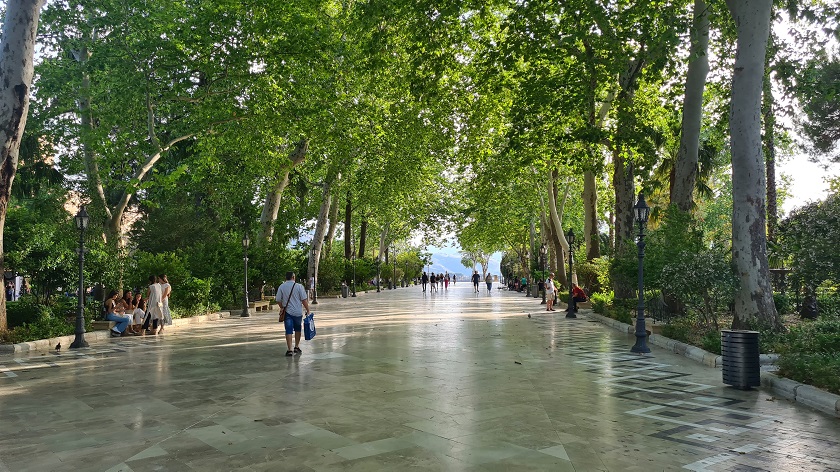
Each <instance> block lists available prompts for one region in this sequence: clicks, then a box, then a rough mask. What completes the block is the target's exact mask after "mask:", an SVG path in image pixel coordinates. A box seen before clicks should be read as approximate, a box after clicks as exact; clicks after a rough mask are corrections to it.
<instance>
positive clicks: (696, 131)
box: [671, 0, 709, 211]
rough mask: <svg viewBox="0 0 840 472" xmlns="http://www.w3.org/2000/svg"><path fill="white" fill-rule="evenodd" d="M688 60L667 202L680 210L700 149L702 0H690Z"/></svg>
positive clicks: (705, 47)
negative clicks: (676, 146) (691, 19)
mask: <svg viewBox="0 0 840 472" xmlns="http://www.w3.org/2000/svg"><path fill="white" fill-rule="evenodd" d="M689 51H690V52H689V54H690V61H689V63H688V73H687V74H686V78H685V96H684V97H683V115H682V132H681V134H680V149H679V153H678V154H677V161H676V164H675V166H674V174H675V175H674V186H673V188H672V189H671V203H672V204H675V205H677V208H679V209H680V210H682V211H689V210H691V209H692V207H693V206H694V185H695V181H696V180H697V161H698V158H697V156H698V153H699V151H700V125H701V123H702V119H703V91H704V90H705V88H706V76H707V75H708V74H709V55H708V52H709V15H708V7H707V6H706V2H705V1H704V0H694V25H693V27H692V29H691V47H690V49H689Z"/></svg>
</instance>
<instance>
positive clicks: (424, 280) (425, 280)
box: [420, 271, 429, 292]
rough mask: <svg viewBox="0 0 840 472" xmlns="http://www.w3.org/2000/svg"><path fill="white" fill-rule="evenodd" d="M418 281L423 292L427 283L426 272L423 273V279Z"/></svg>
mask: <svg viewBox="0 0 840 472" xmlns="http://www.w3.org/2000/svg"><path fill="white" fill-rule="evenodd" d="M420 281H421V282H422V283H423V291H424V292H425V291H426V284H427V283H429V276H428V275H427V274H426V272H425V271H424V272H423V277H421V278H420Z"/></svg>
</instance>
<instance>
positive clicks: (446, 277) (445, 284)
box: [443, 272, 449, 290]
mask: <svg viewBox="0 0 840 472" xmlns="http://www.w3.org/2000/svg"><path fill="white" fill-rule="evenodd" d="M443 288H444V289H445V290H449V272H447V273H446V275H444V276H443Z"/></svg>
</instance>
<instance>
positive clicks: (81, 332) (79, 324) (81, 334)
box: [70, 205, 90, 349]
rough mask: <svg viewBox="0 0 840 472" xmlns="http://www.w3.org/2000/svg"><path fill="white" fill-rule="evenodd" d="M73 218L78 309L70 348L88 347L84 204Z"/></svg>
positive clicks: (88, 220) (86, 217) (86, 224)
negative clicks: (77, 262) (76, 251)
mask: <svg viewBox="0 0 840 472" xmlns="http://www.w3.org/2000/svg"><path fill="white" fill-rule="evenodd" d="M73 220H75V222H76V229H78V230H79V311H78V312H77V313H76V338H75V339H74V340H73V343H72V344H70V349H77V348H80V347H88V343H87V341H85V230H87V228H88V223H90V216H88V214H87V210H85V207H84V205H82V208H80V209H79V213H77V214H76V216H75V217H74V218H73Z"/></svg>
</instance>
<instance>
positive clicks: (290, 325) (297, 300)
mask: <svg viewBox="0 0 840 472" xmlns="http://www.w3.org/2000/svg"><path fill="white" fill-rule="evenodd" d="M274 299H275V300H277V303H279V304H280V308H281V309H282V308H283V307H285V308H286V316H285V319H284V320H283V325H284V327H285V328H286V347H287V348H288V349H287V350H286V355H287V356H289V357H291V356H294V355H295V354H302V353H303V352H302V351H301V350H300V333H301V331H302V321H303V315H304V314H305V313H309V297H308V296H307V293H306V289H305V288H303V285H301V284H298V283H295V273H294V272H286V281H285V282H284V283H283V284H282V285H280V286H279V287H277V296H275V297H274ZM304 309H306V311H303V310H304ZM293 334H294V336H295V347H294V350H293V349H292V335H293Z"/></svg>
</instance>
